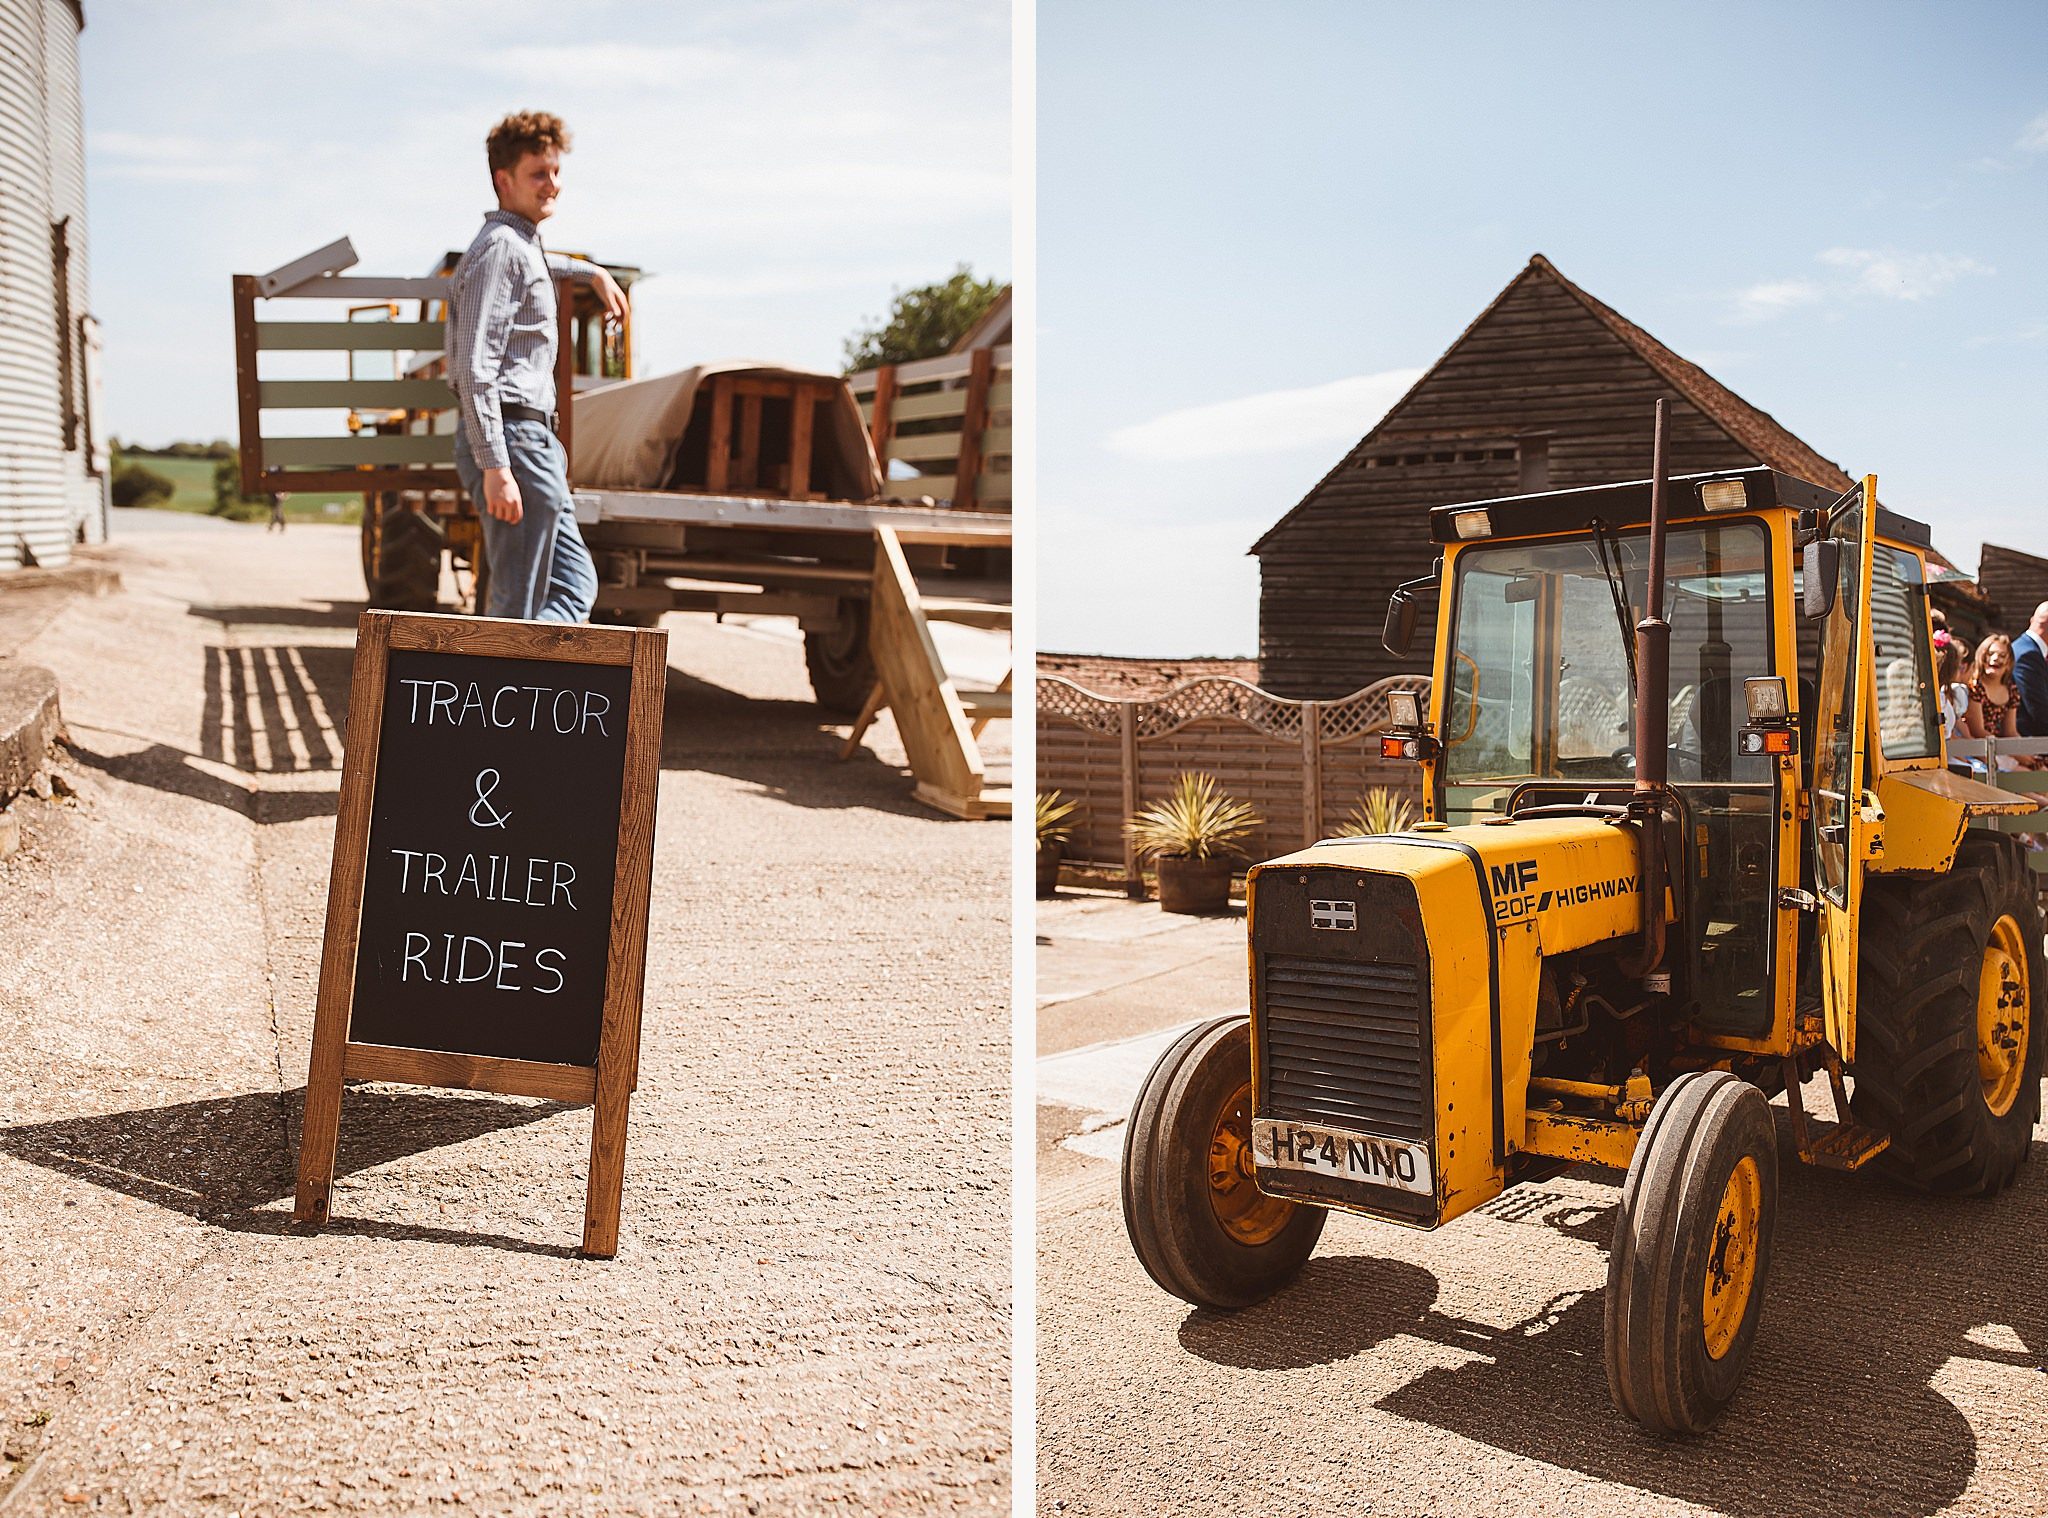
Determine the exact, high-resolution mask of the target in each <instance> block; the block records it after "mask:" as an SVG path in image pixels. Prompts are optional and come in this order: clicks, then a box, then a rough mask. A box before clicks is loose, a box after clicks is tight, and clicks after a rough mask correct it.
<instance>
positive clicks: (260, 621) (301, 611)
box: [186, 601, 369, 627]
mask: <svg viewBox="0 0 2048 1518" xmlns="http://www.w3.org/2000/svg"><path fill="white" fill-rule="evenodd" d="M368 606H369V603H368V602H367V601H329V602H328V603H327V609H326V610H325V611H322V610H320V609H319V607H317V606H307V605H299V606H191V607H187V608H186V613H187V615H189V616H194V617H204V618H205V619H206V620H207V621H209V622H219V623H221V624H223V625H224V626H239V627H354V626H355V625H356V619H357V618H358V617H360V616H361V615H362V614H363V612H364V611H365V610H366V609H367V608H368Z"/></svg>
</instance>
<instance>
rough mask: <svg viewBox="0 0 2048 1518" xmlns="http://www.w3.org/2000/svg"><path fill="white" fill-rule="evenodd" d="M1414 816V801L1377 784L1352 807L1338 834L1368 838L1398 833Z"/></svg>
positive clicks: (1346, 836)
mask: <svg viewBox="0 0 2048 1518" xmlns="http://www.w3.org/2000/svg"><path fill="white" fill-rule="evenodd" d="M1414 820H1415V803H1414V802H1413V801H1411V800H1410V799H1409V798H1408V797H1406V796H1404V795H1402V794H1401V793H1400V792H1399V791H1397V790H1394V789H1392V788H1390V787H1388V786H1384V785H1376V786H1374V787H1373V788H1372V789H1371V790H1369V791H1367V792H1366V793H1365V794H1364V795H1363V796H1361V797H1360V798H1359V799H1358V803H1357V805H1355V806H1353V807H1352V808H1351V813H1350V815H1349V816H1348V817H1346V818H1345V819H1344V825H1343V826H1342V827H1340V828H1338V829H1337V836H1338V837H1339V838H1370V837H1372V836H1373V835H1374V834H1376V833H1398V832H1400V831H1401V830H1402V829H1403V828H1405V827H1407V826H1408V824H1409V823H1411V822H1413V821H1414Z"/></svg>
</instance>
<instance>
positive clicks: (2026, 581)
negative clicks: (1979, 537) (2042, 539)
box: [1977, 543, 2048, 638]
mask: <svg viewBox="0 0 2048 1518" xmlns="http://www.w3.org/2000/svg"><path fill="white" fill-rule="evenodd" d="M1977 586H1978V588H1979V589H1980V590H1982V591H1983V592H1984V594H1985V595H1986V596H1987V597H1989V598H1990V600H1991V603H1992V605H1993V606H1994V607H1995V608H1996V609H1997V618H1998V631H2000V632H2002V633H2008V634H2010V635H2011V636H2013V637H2015V638H2017V637H2018V636H2019V635H2020V634H2021V633H2022V632H2024V631H2025V630H2026V626H2027V622H2028V619H2030V618H2031V617H2032V616H2033V615H2034V608H2035V607H2036V606H2039V605H2040V604H2041V603H2042V602H2043V601H2048V559H2044V558H2040V557H2038V556H2037V555H2035V554H2031V553H2021V552H2020V551H2019V550H2018V549H2017V548H2001V547H2000V546H1999V545H1998V544H1996V543H1986V544H1985V545H1984V553H1983V557H1981V558H1980V559H1978V561H1977Z"/></svg>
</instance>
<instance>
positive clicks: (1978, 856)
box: [1853, 833, 2048, 1196]
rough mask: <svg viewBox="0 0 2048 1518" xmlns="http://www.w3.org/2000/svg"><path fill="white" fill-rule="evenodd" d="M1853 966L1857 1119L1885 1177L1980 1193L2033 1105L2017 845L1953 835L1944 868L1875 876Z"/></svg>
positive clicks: (2034, 1066) (2029, 901)
mask: <svg viewBox="0 0 2048 1518" xmlns="http://www.w3.org/2000/svg"><path fill="white" fill-rule="evenodd" d="M1865 891H1866V894H1865V896H1864V898H1863V923H1862V931H1861V934H1860V935H1859V936H1860V938H1861V943H1862V948H1861V957H1860V958H1859V959H1858V961H1857V965H1856V1066H1855V1075H1856V1090H1855V1095H1854V1097H1853V1105H1854V1107H1855V1111H1856V1116H1857V1118H1858V1119H1859V1120H1860V1121H1862V1122H1865V1123H1869V1124H1871V1125H1873V1126H1874V1127H1876V1128H1879V1129H1881V1130H1882V1131H1883V1132H1885V1133H1888V1134H1890V1135H1891V1140H1892V1141H1891V1146H1890V1147H1889V1148H1888V1149H1886V1151H1885V1152H1884V1154H1883V1155H1881V1156H1880V1157H1879V1163H1880V1164H1881V1165H1882V1166H1883V1167H1884V1169H1885V1171H1886V1172H1887V1173H1888V1174H1890V1175H1892V1176H1894V1177H1896V1178H1897V1179H1899V1180H1902V1181H1904V1182H1906V1183H1907V1184H1909V1185H1912V1186H1916V1187H1918V1188H1920V1189H1921V1190H1924V1191H1933V1192H1943V1193H1949V1194H1963V1195H1972V1196H1988V1195H1990V1194H1992V1193H1993V1192H1996V1191H2000V1190H2002V1189H2004V1187H2005V1186H2006V1185H2007V1184H2008V1183H2010V1182H2011V1180H2012V1178H2013V1175H2014V1173H2015V1172H2016V1171H2017V1170H2018V1169H2019V1166H2020V1162H2021V1161H2022V1160H2024V1159H2025V1158H2026V1157H2027V1149H2028V1147H2029V1145H2030V1144H2031V1142H2032V1139H2033V1129H2034V1120H2035V1118H2036V1117H2037V1116H2038V1109H2039V1106H2040V1100H2041V1056H2042V1046H2043V1031H2044V1030H2043V1029H2042V1026H2041V996H2042V989H2043V986H2044V984H2048V976H2044V975H2043V973H2042V963H2041V918H2040V914H2039V910H2038V908H2037V907H2036V905H2035V901H2034V892H2033V887H2032V885H2031V883H2030V882H2029V880H2028V878H2027V869H2026V865H2025V863H2024V861H2023V860H2022V858H2021V856H2020V850H2019V848H2018V846H2017V844H2016V843H2015V842H2014V841H2013V840H2010V839H2007V838H2004V837H2001V836H1998V835H1995V834H1993V835H1987V834H1983V833H1971V834H1968V835H1966V836H1965V837H1964V839H1963V843H1962V846H1961V848H1960V849H1958V850H1957V852H1956V862H1955V866H1954V868H1952V869H1951V870H1950V871H1949V872H1948V874H1947V875H1945V876H1941V877H1939V878H1938V879H1934V880H1928V879H1925V878H1922V879H1919V880H1884V879H1875V880H1872V881H1871V882H1870V883H1869V885H1868V886H1866V887H1865Z"/></svg>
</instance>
